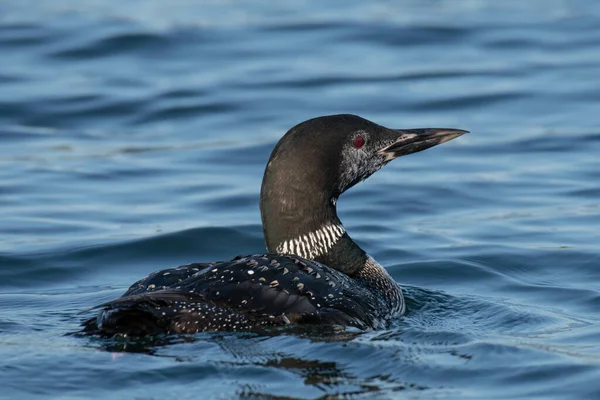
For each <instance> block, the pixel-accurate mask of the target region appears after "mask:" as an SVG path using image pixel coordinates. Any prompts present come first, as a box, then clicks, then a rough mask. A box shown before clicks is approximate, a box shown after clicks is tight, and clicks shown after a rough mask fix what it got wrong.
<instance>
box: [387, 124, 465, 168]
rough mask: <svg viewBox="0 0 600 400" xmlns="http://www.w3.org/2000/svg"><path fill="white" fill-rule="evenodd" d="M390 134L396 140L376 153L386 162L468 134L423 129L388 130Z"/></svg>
mask: <svg viewBox="0 0 600 400" xmlns="http://www.w3.org/2000/svg"><path fill="white" fill-rule="evenodd" d="M390 133H391V134H392V135H394V136H396V137H397V139H396V140H395V141H394V142H393V143H392V144H389V145H386V146H385V147H383V148H382V149H380V150H378V151H377V153H378V154H381V155H383V156H385V158H386V161H391V160H393V159H394V158H397V157H400V156H405V155H407V154H411V153H416V152H418V151H422V150H425V149H428V148H430V147H433V146H436V145H438V144H442V143H445V142H447V141H449V140H452V139H454V138H457V137H459V136H461V135H464V134H465V133H469V132H468V131H463V130H462V129H446V128H425V129H390Z"/></svg>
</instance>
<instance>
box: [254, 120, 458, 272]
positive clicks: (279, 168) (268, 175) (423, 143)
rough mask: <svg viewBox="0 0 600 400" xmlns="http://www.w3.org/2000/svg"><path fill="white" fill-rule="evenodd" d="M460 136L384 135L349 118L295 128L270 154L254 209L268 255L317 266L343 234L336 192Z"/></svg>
mask: <svg viewBox="0 0 600 400" xmlns="http://www.w3.org/2000/svg"><path fill="white" fill-rule="evenodd" d="M464 133H467V131H463V130H459V129H440V128H428V129H389V128H385V127H383V126H381V125H377V124H375V123H373V122H371V121H368V120H366V119H364V118H361V117H359V116H356V115H348V114H342V115H330V116H324V117H318V118H314V119H310V120H308V121H305V122H302V123H300V124H298V125H296V126H295V127H293V128H292V129H290V130H289V131H288V132H287V133H286V134H285V135H284V136H283V137H282V138H281V139H280V140H279V142H278V143H277V145H276V146H275V148H274V149H273V152H272V153H271V157H270V158H269V162H268V164H267V167H266V170H265V174H264V178H263V183H262V189H261V199H260V207H261V216H262V220H263V229H264V233H265V240H266V244H267V249H268V250H269V251H278V252H289V253H294V254H297V255H299V256H302V257H306V258H313V259H317V260H319V258H320V257H321V258H322V256H323V255H324V253H327V252H328V251H329V250H330V249H331V248H332V247H333V245H330V244H331V243H332V242H336V241H337V239H339V238H341V237H342V236H344V235H345V236H347V234H345V231H344V230H343V228H342V227H341V222H340V221H339V219H338V217H337V213H336V203H337V199H338V197H339V196H340V195H341V194H342V193H344V192H345V191H346V190H348V189H349V188H351V187H352V186H354V185H355V184H357V183H358V182H360V181H363V180H365V179H367V178H368V177H369V176H371V175H372V174H373V173H374V172H375V171H377V170H379V169H381V168H382V167H383V166H384V165H386V164H387V163H388V162H390V161H391V160H393V159H395V158H397V157H400V156H403V155H407V154H411V153H416V152H418V151H421V150H425V149H427V148H429V147H432V146H435V145H437V144H440V143H444V142H447V141H449V140H451V139H454V138H456V137H458V136H460V135H463V134H464ZM328 225H331V226H332V228H331V230H330V233H329V235H328V234H327V230H328V229H327V228H326V227H327V226H328ZM323 227H325V228H323ZM336 232H337V234H336ZM311 235H313V236H314V238H312V237H311ZM290 241H291V243H292V245H290V246H285V244H286V243H288V242H290ZM319 241H321V243H319ZM323 242H324V243H323ZM294 243H297V245H294ZM334 244H335V243H334ZM282 250H283V251H282ZM361 251H362V250H361ZM330 266H332V267H338V266H336V265H330ZM340 269H341V268H340Z"/></svg>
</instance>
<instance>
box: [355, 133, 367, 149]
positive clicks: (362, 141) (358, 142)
mask: <svg viewBox="0 0 600 400" xmlns="http://www.w3.org/2000/svg"><path fill="white" fill-rule="evenodd" d="M353 144H354V147H355V148H357V149H360V148H361V147H363V146H364V144H365V138H364V137H362V136H360V135H358V136H357V137H355V138H354V142H353Z"/></svg>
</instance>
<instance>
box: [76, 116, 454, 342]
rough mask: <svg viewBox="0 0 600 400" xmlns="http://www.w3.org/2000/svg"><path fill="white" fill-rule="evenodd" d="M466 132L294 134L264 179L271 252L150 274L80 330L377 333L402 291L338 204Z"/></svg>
mask: <svg viewBox="0 0 600 400" xmlns="http://www.w3.org/2000/svg"><path fill="white" fill-rule="evenodd" d="M464 133H466V131H462V130H456V129H418V130H416V129H413V130H394V129H388V128H384V127H382V126H379V125H376V124H374V123H372V122H370V121H367V120H365V119H363V118H360V117H358V116H354V115H333V116H327V117H320V118H315V119H312V120H308V121H305V122H303V123H301V124H299V125H297V126H295V127H294V128H292V129H291V130H290V131H288V133H286V135H284V136H283V138H282V139H281V140H280V141H279V143H278V144H277V145H276V146H275V149H274V150H273V153H272V154H271V157H270V159H269V162H268V164H267V167H266V170H265V176H264V178H263V184H262V189H261V200H260V208H261V216H262V220H263V230H264V235H265V241H266V244H267V250H268V251H269V253H266V254H255V255H251V256H245V257H241V256H238V257H236V258H234V259H233V260H231V261H222V262H213V263H197V264H188V265H184V266H181V267H177V268H171V269H166V270H161V271H157V272H154V273H153V274H151V275H149V276H147V277H146V278H144V279H142V280H140V281H138V282H136V283H134V284H133V285H132V286H131V287H130V288H129V290H127V292H126V293H125V294H123V296H122V297H120V298H118V299H116V300H113V301H111V302H108V303H105V304H103V305H101V306H100V307H101V308H102V309H101V310H100V312H99V313H98V316H97V317H96V318H93V319H91V320H88V321H87V322H86V323H85V328H86V331H88V332H91V333H97V334H101V335H105V336H112V335H130V336H142V335H148V334H159V333H196V332H202V331H244V330H257V329H260V328H263V327H267V326H279V325H288V324H327V325H343V326H354V327H357V328H360V329H367V328H373V329H377V328H381V327H384V326H385V325H386V324H387V322H388V321H389V320H390V319H391V318H393V317H396V316H399V315H401V314H403V313H404V311H405V303H404V299H403V296H402V290H401V288H400V286H399V285H398V284H397V283H396V282H395V281H394V280H393V279H392V278H391V277H390V276H389V274H388V273H387V272H386V271H385V269H384V268H383V267H382V266H380V265H379V264H378V263H377V262H376V261H375V260H373V259H372V258H371V257H370V256H368V255H367V254H366V253H365V252H364V251H363V250H362V249H361V248H360V247H359V246H358V245H357V244H356V243H355V242H354V241H353V240H352V239H351V238H350V236H349V235H348V233H347V232H346V231H345V229H344V227H343V226H342V223H341V221H340V220H339V218H338V217H337V212H336V204H337V199H338V197H339V196H340V195H341V194H342V193H343V192H344V191H346V190H347V189H349V188H350V187H352V186H354V185H355V184H356V183H358V182H360V181H362V180H364V179H366V178H368V177H369V176H370V175H371V174H373V173H374V172H375V171H377V170H379V169H380V168H381V167H383V166H384V165H385V164H387V163H388V162H389V161H391V160H392V159H394V158H396V157H399V156H401V155H404V154H410V153H414V152H417V151H421V150H424V149H426V148H429V147H432V146H434V145H436V144H439V143H443V142H445V141H448V140H451V139H453V138H455V137H458V136H460V135H462V134H464Z"/></svg>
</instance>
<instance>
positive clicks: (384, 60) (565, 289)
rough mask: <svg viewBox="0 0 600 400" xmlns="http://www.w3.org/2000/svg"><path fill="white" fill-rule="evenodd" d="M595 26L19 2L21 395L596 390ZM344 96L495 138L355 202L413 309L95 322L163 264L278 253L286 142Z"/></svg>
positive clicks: (523, 13)
mask: <svg viewBox="0 0 600 400" xmlns="http://www.w3.org/2000/svg"><path fill="white" fill-rule="evenodd" d="M598 38H600V3H597V2H594V1H592V0H579V1H568V2H567V1H559V0H554V1H546V0H544V1H542V0H538V1H529V2H513V1H509V2H502V3H497V4H496V3H493V2H488V1H484V0H469V1H467V0H465V1H460V2H458V1H450V0H446V1H443V0H439V1H416V0H414V1H410V0H407V1H402V2H393V3H392V2H383V1H381V2H347V1H344V2H341V1H334V2H327V4H322V3H321V2H317V1H312V0H311V1H306V2H303V3H302V4H300V5H293V6H292V5H282V4H276V3H264V2H259V1H248V2H243V3H238V2H196V3H193V4H192V3H188V2H187V1H183V0H178V1H173V2H168V3H167V2H159V1H147V0H146V1H128V2H116V1H108V2H107V1H104V2H96V1H92V0H84V1H78V2H75V1H71V0H62V1H54V2H47V4H46V3H39V2H31V1H22V2H12V3H5V4H2V5H0V52H1V53H2V54H3V57H2V63H0V141H1V142H0V143H1V146H0V211H1V215H2V216H1V217H0V359H1V360H2V362H0V383H1V385H2V387H3V390H2V393H1V394H0V397H5V398H17V397H27V398H36V397H40V398H42V397H43V398H47V397H56V398H58V397H60V398H108V397H110V398H116V399H118V398H123V399H126V398H127V399H129V398H157V399H158V398H179V399H187V398H190V399H192V398H193V399H197V398H199V396H200V397H202V398H211V399H229V398H235V397H241V398H251V399H265V398H342V397H344V396H347V397H351V398H370V397H373V398H415V397H419V398H420V397H423V398H474V399H481V398H511V399H516V398H532V397H536V398H593V397H596V396H598V394H599V393H600V382H599V381H598V376H599V375H600V345H599V343H600V316H599V314H598V310H599V309H600V308H599V306H600V268H599V266H600V251H599V250H600V249H599V245H598V243H600V234H599V226H600V185H599V183H598V182H600V114H599V112H598V109H599V108H598V107H599V100H600V95H599V92H598V83H599V82H600V40H598ZM333 113H355V114H359V115H361V116H363V117H366V118H368V119H371V120H373V121H375V122H377V123H380V124H383V125H386V126H390V127H398V128H401V127H403V128H411V127H434V126H448V127H456V128H462V129H468V130H470V131H471V132H472V133H471V134H469V135H466V136H463V137H461V138H459V139H457V140H455V141H452V142H450V143H447V144H444V145H443V146H440V147H437V148H434V149H431V150H428V151H426V152H423V153H420V154H417V155H412V156H409V157H406V158H403V159H400V160H397V161H395V162H394V163H392V164H390V165H389V166H387V167H386V168H385V169H384V170H382V171H381V172H379V173H377V174H375V175H374V176H373V177H372V178H370V179H369V181H367V182H366V183H363V184H361V185H359V186H357V187H356V188H354V189H352V190H351V191H350V192H349V193H348V194H346V195H345V196H344V197H342V198H341V199H340V202H339V212H340V216H341V218H342V220H343V221H344V224H345V226H346V228H347V229H348V231H349V232H350V233H351V234H352V236H353V237H354V238H355V239H356V240H357V241H358V242H359V243H360V244H361V246H363V248H365V249H367V250H368V251H369V253H370V254H371V255H372V256H373V257H374V258H375V259H377V260H378V261H379V262H380V263H382V264H383V265H385V266H386V267H387V268H388V270H389V272H390V273H391V274H392V276H393V277H394V278H395V279H396V280H397V281H398V282H400V283H402V284H403V285H404V287H405V288H406V296H407V300H408V313H407V315H406V316H405V317H403V318H401V319H398V320H396V321H394V322H393V324H392V325H391V326H390V327H389V329H387V330H385V331H375V332H366V333H356V332H345V333H343V332H342V333H341V332H319V333H318V334H316V333H315V332H312V333H288V334H281V335H271V336H265V335H262V336H261V335H248V334H246V335H240V334H200V335H193V336H188V337H175V338H164V340H161V341H158V342H148V343H122V342H115V341H107V340H99V339H90V338H87V337H80V336H77V335H72V333H73V332H75V331H77V330H78V329H79V324H80V322H81V321H82V320H83V319H84V318H85V317H87V316H89V315H90V312H89V309H90V308H91V307H92V306H94V305H96V304H99V303H101V302H103V301H106V300H109V299H112V298H114V297H117V296H119V295H120V294H121V293H122V292H124V291H125V290H126V288H127V287H128V286H129V285H130V284H131V283H133V282H134V281H135V280H137V279H139V278H141V277H143V276H144V275H146V274H148V273H150V272H152V271H154V270H156V269H159V268H166V267H169V266H176V265H179V264H182V263H188V262H194V261H197V262H201V261H212V260H217V259H218V260H224V259H230V258H232V257H233V256H235V255H237V254H244V253H255V252H260V251H263V249H264V243H263V239H262V230H261V225H260V215H259V212H258V195H259V190H260V180H261V178H262V172H263V169H264V165H265V163H266V160H267V158H268V156H269V154H270V151H271V149H272V147H273V145H274V144H275V143H276V141H277V140H278V138H279V137H280V136H281V135H282V134H283V133H284V132H285V131H286V130H287V129H289V128H290V127H291V126H293V125H295V124H296V123H298V122H300V121H302V120H305V119H308V118H312V117H315V116H319V115H325V114H333ZM328 396H329V397H328Z"/></svg>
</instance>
